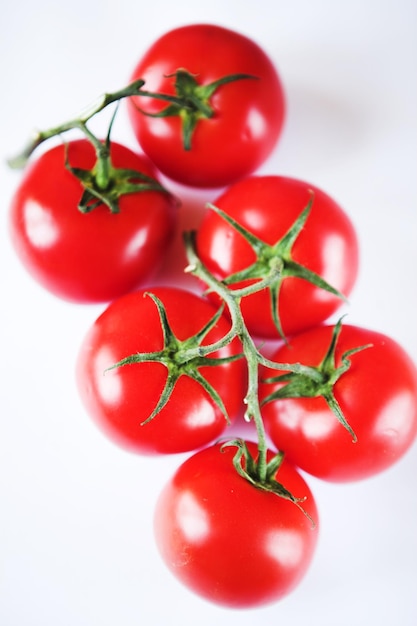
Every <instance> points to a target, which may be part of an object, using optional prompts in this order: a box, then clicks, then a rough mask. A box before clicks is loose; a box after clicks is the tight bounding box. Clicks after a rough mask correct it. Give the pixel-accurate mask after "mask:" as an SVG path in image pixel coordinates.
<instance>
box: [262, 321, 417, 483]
mask: <svg viewBox="0 0 417 626" xmlns="http://www.w3.org/2000/svg"><path fill="white" fill-rule="evenodd" d="M332 332H333V326H320V327H317V328H314V329H311V330H309V331H306V332H305V333H302V334H300V335H298V336H296V337H293V339H292V341H291V344H290V345H289V346H283V347H281V348H279V349H278V350H277V351H276V352H275V353H274V355H273V356H272V357H271V358H272V360H274V361H277V362H280V363H303V364H305V365H311V366H318V365H319V363H320V362H321V360H322V359H323V357H324V356H325V353H326V350H327V348H328V346H329V345H330V341H331V337H332ZM368 344H371V347H368V348H366V349H364V350H361V351H359V352H357V353H355V354H353V355H352V356H351V357H350V359H349V360H350V362H351V365H350V368H349V369H348V370H347V371H346V372H345V373H343V374H342V375H341V376H340V378H339V379H338V380H337V381H336V383H335V384H334V387H333V393H334V397H335V398H336V400H337V402H338V403H339V406H340V408H341V410H342V413H343V414H344V417H345V419H346V421H347V422H348V424H349V425H350V427H351V428H352V430H353V431H354V433H355V435H356V437H357V442H353V441H352V436H351V435H350V434H349V432H348V431H347V430H346V429H345V428H344V427H343V426H342V425H341V424H340V423H339V421H338V420H337V419H336V416H335V415H334V413H333V412H332V411H331V410H330V408H329V407H328V404H327V403H326V401H325V400H324V398H323V397H310V398H285V399H279V400H275V401H271V402H269V403H267V404H265V405H264V406H263V408H262V415H263V418H264V423H265V428H266V430H267V432H268V434H269V436H270V437H271V440H272V441H273V443H274V444H275V445H276V446H277V447H278V448H279V449H280V450H283V451H284V452H285V455H286V458H287V459H288V460H290V461H291V462H292V463H294V464H295V465H297V466H298V467H300V468H302V469H303V470H305V471H307V472H309V473H310V474H313V475H315V476H318V477H319V478H323V479H326V480H329V481H353V480H358V479H362V478H367V477H369V476H373V475H374V474H377V473H378V472H381V471H382V470H384V469H386V468H388V467H390V466H391V465H392V464H393V463H395V462H396V461H397V460H398V459H399V458H400V457H401V456H403V455H404V454H405V452H406V451H407V450H408V449H409V448H410V446H411V445H412V443H413V441H414V439H415V437H416V434H417V371H416V368H415V365H414V364H413V362H412V361H411V359H410V358H409V356H408V355H407V354H406V353H405V352H404V350H403V348H402V347H401V346H399V345H398V344H397V343H396V342H395V341H394V340H393V339H391V338H389V337H387V336H385V335H383V334H381V333H378V332H375V331H371V330H367V329H363V328H359V327H357V326H350V325H344V326H342V329H341V332H340V335H339V339H338V341H337V343H336V349H335V361H336V366H337V367H338V366H340V364H341V362H342V359H341V357H342V355H343V354H344V353H345V352H346V351H347V350H350V349H353V348H356V347H360V346H366V345H368ZM277 373H278V374H280V373H281V372H277V371H276V370H275V371H272V370H269V369H267V370H266V369H264V370H263V371H262V372H261V379H265V378H268V377H273V376H276V375H277ZM280 386H282V383H274V384H269V383H268V384H262V383H261V386H260V398H261V401H262V400H263V399H264V398H265V396H267V395H268V394H270V393H271V392H272V391H274V390H275V389H278V388H279V387H280Z"/></svg>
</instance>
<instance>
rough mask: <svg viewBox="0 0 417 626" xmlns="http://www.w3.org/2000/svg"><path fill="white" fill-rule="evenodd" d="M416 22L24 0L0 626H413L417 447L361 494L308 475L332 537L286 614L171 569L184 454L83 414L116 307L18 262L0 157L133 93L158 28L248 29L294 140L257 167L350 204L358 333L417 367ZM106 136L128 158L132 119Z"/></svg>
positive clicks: (3, 57) (349, 8)
mask: <svg viewBox="0 0 417 626" xmlns="http://www.w3.org/2000/svg"><path fill="white" fill-rule="evenodd" d="M416 7H417V5H416V3H415V2H414V1H413V0H379V1H376V0H375V1H372V0H350V2H335V1H334V0H321V1H314V0H313V1H312V0H297V1H294V2H288V1H287V0H286V1H284V0H258V1H257V2H250V1H248V0H228V2H225V1H224V0H210V2H204V3H203V2H200V3H199V2H195V1H194V2H191V1H188V2H187V1H185V0H169V1H166V2H164V1H163V0H151V1H149V2H138V1H136V2H134V1H133V0H132V1H128V0H117V2H114V3H111V2H106V1H103V0H82V1H81V0H71V1H70V2H62V3H61V2H56V1H55V0H37V1H36V2H32V1H31V0H30V1H29V0H24V1H19V0H16V1H14V2H10V3H7V8H6V7H3V11H2V20H1V25H0V72H1V74H0V85H1V100H0V107H1V115H0V125H1V126H0V158H1V166H0V167H1V173H0V176H1V185H0V194H1V201H0V206H1V220H2V221H1V227H0V272H1V307H0V372H1V374H0V394H1V404H0V429H1V432H0V624H2V626H116V625H117V626H133V625H137V624H146V625H148V626H156V625H164V624H168V623H169V624H171V625H172V626H174V625H175V626H176V625H180V624H181V626H190V625H193V626H194V624H195V623H196V622H198V623H199V624H201V625H202V626H203V625H206V624H207V625H208V624H210V625H212V624H218V625H219V626H220V624H227V625H228V626H235V625H239V626H243V625H245V624H253V623H257V620H258V619H259V620H261V619H264V620H268V622H269V623H275V624H284V623H285V624H286V626H297V625H299V624H306V623H307V624H309V626H368V625H369V624H371V623H373V624H374V623H375V624H379V626H392V625H394V624H401V625H402V626H409V625H411V624H414V623H415V620H416V618H417V603H416V590H417V566H416V562H417V530H416V529H417V488H416V475H417V447H416V445H415V446H414V447H413V448H412V449H411V451H410V452H409V453H408V454H407V455H406V457H405V458H404V459H403V460H402V461H401V462H400V463H398V465H397V466H395V467H394V468H392V469H391V470H389V471H387V472H386V473H384V474H383V475H380V476H378V477H376V478H374V479H372V480H369V481H367V482H363V483H359V484H353V485H345V486H335V485H329V484H325V483H322V482H320V481H317V480H310V484H311V487H312V488H313V489H314V492H315V495H316V498H317V502H318V505H319V507H320V512H321V541H320V543H319V546H318V551H317V556H316V559H315V561H314V563H313V566H312V568H311V569H310V571H309V574H308V575H307V577H306V578H305V580H304V581H303V583H302V584H301V586H300V587H299V588H298V589H297V590H296V591H295V592H294V593H293V594H292V595H290V596H289V597H288V598H287V599H285V600H283V601H282V602H280V603H278V604H276V605H273V606H270V607H268V608H265V609H262V610H259V611H258V610H256V611H247V612H240V611H231V610H225V609H221V608H218V607H215V606H212V605H210V604H208V603H206V602H204V601H202V600H200V599H199V598H198V597H196V596H194V595H192V594H191V593H190V592H189V591H187V590H186V589H184V588H182V587H181V586H180V585H179V583H177V581H176V580H175V579H174V578H173V577H172V576H171V574H170V573H168V572H167V570H166V569H165V566H164V565H163V563H162V562H161V560H160V558H159V555H158V554H157V552H156V549H155V546H154V543H153V536H152V513H153V505H154V502H155V499H156V497H157V495H158V493H159V491H160V488H161V487H162V485H163V484H164V483H165V481H166V480H167V479H168V478H169V476H170V475H171V473H172V472H173V471H174V469H175V467H177V465H178V464H179V462H180V461H181V460H182V457H179V456H177V457H170V458H167V459H143V458H138V457H136V456H134V455H131V454H127V453H126V452H124V451H122V450H120V449H118V448H116V446H114V445H113V444H112V443H110V442H109V441H108V440H107V439H105V438H104V436H103V435H102V434H101V433H99V432H98V431H97V429H96V427H95V426H94V425H93V424H92V423H91V422H90V419H89V418H88V417H87V416H86V414H85V413H84V411H83V409H82V407H81V405H80V402H79V399H78V396H77V392H76V389H75V384H74V374H73V370H74V360H75V357H76V354H77V351H78V346H79V343H80V341H81V338H82V337H83V336H84V333H85V332H86V330H87V328H88V327H89V326H90V324H91V323H92V322H93V321H94V319H95V318H96V316H97V315H98V314H99V312H100V311H101V310H102V309H103V308H104V307H102V306H87V307H79V306H76V305H69V304H67V303H64V302H61V301H58V300H57V299H56V298H54V297H53V296H51V295H49V294H47V293H46V292H44V291H43V290H42V289H41V288H40V287H38V285H37V284H35V283H34V282H33V281H32V279H30V278H29V277H28V275H27V274H26V271H25V270H24V269H23V268H22V267H21V265H20V263H19V262H18V260H17V259H16V257H15V255H14V253H13V251H12V249H11V247H10V243H9V239H8V234H7V211H8V205H9V203H10V199H11V196H12V194H13V191H14V189H15V188H16V186H17V185H18V183H19V178H20V174H19V173H18V172H11V171H9V170H8V169H7V167H6V166H5V163H4V162H5V159H6V157H8V156H10V155H12V154H14V153H15V152H16V151H18V150H19V149H20V148H21V147H22V146H23V144H24V143H25V141H26V139H27V137H28V135H29V133H30V131H31V130H32V128H34V127H38V128H47V127H50V126H52V125H54V124H55V123H59V122H61V121H64V120H66V119H69V118H70V117H72V116H73V115H74V113H76V112H77V111H78V110H79V109H80V108H83V107H84V105H86V104H88V103H89V102H90V101H92V100H94V99H95V97H96V96H98V95H99V94H101V93H102V92H103V91H111V90H115V89H118V88H120V87H121V86H123V85H124V84H126V82H127V80H128V77H129V75H130V73H131V71H132V69H133V67H134V65H135V64H136V62H137V60H138V59H139V57H140V56H141V54H142V53H143V52H144V51H145V49H146V47H147V46H148V45H149V44H150V43H152V42H153V41H154V40H155V39H156V38H157V37H158V36H159V35H161V34H163V33H164V32H165V31H166V30H168V29H171V28H173V27H175V26H179V25H182V24H185V23H191V22H197V21H207V22H214V23H219V24H222V25H225V26H228V27H231V28H234V29H235V30H238V31H241V32H243V33H244V34H247V35H249V36H250V37H252V38H253V39H255V40H256V41H257V42H258V43H260V44H261V45H262V46H263V48H264V49H265V50H266V51H267V52H268V53H269V54H270V56H271V57H272V59H273V60H274V62H275V63H276V65H277V67H278V69H279V72H280V74H281V77H282V80H283V82H284V85H285V89H286V93H287V98H288V117H287V122H286V126H285V131H284V133H283V136H282V139H281V141H280V143H279V145H278V146H277V149H276V151H275V153H274V155H273V156H272V157H271V158H270V159H269V161H268V162H267V163H266V164H265V165H264V166H263V167H262V170H261V172H262V173H263V172H265V173H276V174H287V175H290V176H294V177H298V178H301V179H304V180H306V181H309V182H311V183H314V184H316V185H318V186H320V187H321V188H322V189H323V190H325V191H327V192H328V193H329V194H330V195H332V196H333V197H334V198H335V199H336V200H337V201H339V203H340V204H341V205H342V206H343V207H344V208H345V210H346V211H347V212H348V213H349V215H350V216H351V218H352V220H353V222H354V224H355V226H356V228H357V230H358V234H359V239H360V243H361V252H362V254H361V272H360V279H359V281H358V284H357V286H356V288H355V290H354V292H353V294H352V297H351V305H350V307H349V310H348V313H349V317H348V320H349V322H350V323H356V324H359V325H362V326H369V327H372V328H374V329H377V330H380V331H382V332H385V333H387V334H389V335H391V336H392V337H394V338H395V339H397V340H398V341H399V342H400V343H401V344H402V345H403V346H404V347H405V348H406V349H407V350H408V351H409V353H410V354H411V356H412V357H413V358H414V359H415V360H417V324H416V311H417V285H416V262H417V247H416V236H417V221H416V220H417V217H416V216H417V191H416V190H417V185H416V174H417V169H416V166H417V117H416V116H417V113H416V112H417V94H416V78H417V58H416V57H417V50H416V41H417V11H416ZM113 137H114V138H116V139H118V140H120V141H124V142H125V143H127V144H128V145H131V146H133V147H134V146H135V143H134V141H133V139H132V136H131V133H130V130H129V127H128V124H127V121H126V118H125V117H124V113H123V112H121V113H119V119H118V120H117V122H116V125H115V129H114V135H113ZM216 194H217V192H216ZM216 194H214V193H213V192H210V193H206V194H205V195H204V198H202V194H201V193H200V194H193V192H188V194H186V193H185V192H184V198H185V199H186V202H185V205H184V208H183V210H182V213H181V219H182V220H183V224H186V223H188V222H190V221H191V222H193V220H194V222H197V221H198V216H199V212H198V208H197V207H196V206H194V205H195V201H194V198H197V200H198V206H200V208H201V206H202V202H203V201H204V202H206V201H212V200H214V199H215V196H216ZM187 197H188V200H187ZM192 211H194V212H193V213H192ZM190 216H191V219H190ZM174 252H176V249H175V248H174ZM171 264H172V260H170V261H169V263H168V264H167V265H171ZM174 266H175V267H177V266H178V260H177V261H176V264H174ZM171 275H172V270H171ZM160 280H162V281H164V280H168V277H167V274H162V276H161V277H160Z"/></svg>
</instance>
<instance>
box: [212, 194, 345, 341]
mask: <svg viewBox="0 0 417 626" xmlns="http://www.w3.org/2000/svg"><path fill="white" fill-rule="evenodd" d="M313 200H314V196H313V193H312V192H311V197H310V200H309V202H308V204H307V206H306V207H305V209H304V210H303V211H302V212H301V213H300V215H299V216H298V218H297V219H296V220H295V222H294V223H293V225H292V226H291V227H290V228H289V230H288V231H287V232H286V234H285V235H284V236H283V237H282V238H281V239H279V240H278V241H277V242H276V243H275V244H273V245H270V244H268V243H266V242H265V241H262V240H261V239H259V238H258V237H257V236H256V235H254V234H253V233H251V232H250V231H248V230H247V229H246V228H244V227H243V226H242V225H241V224H239V223H238V222H237V221H236V220H234V219H233V218H232V217H230V215H227V213H225V212H224V211H222V210H221V209H219V208H217V207H215V206H213V205H212V204H209V205H208V206H209V208H211V209H212V210H213V211H215V212H216V213H217V214H218V215H220V216H221V217H222V218H223V219H224V220H225V221H226V222H227V223H228V224H229V225H230V226H232V227H233V228H234V229H235V230H236V231H237V232H238V233H240V234H241V235H242V237H244V238H245V239H246V241H247V242H248V243H249V245H250V246H251V248H252V250H253V251H254V252H255V255H256V260H255V261H254V263H252V265H250V266H249V267H246V268H244V269H243V270H241V271H239V272H235V273H234V274H230V275H229V276H227V277H226V278H224V279H223V281H222V282H223V284H224V285H233V284H235V283H240V282H243V281H252V284H251V285H249V286H247V287H243V288H241V289H236V290H234V292H235V293H237V294H239V295H241V296H242V297H244V296H247V295H250V294H252V293H255V292H258V291H261V290H262V289H268V290H269V294H270V301H271V315H272V319H273V321H274V324H275V327H276V329H277V331H278V334H279V335H280V337H281V338H282V339H284V340H285V336H284V332H283V329H282V325H281V320H280V317H279V312H278V311H279V306H278V301H279V292H280V288H281V285H282V282H283V280H284V279H285V278H289V277H293V278H301V279H303V280H306V281H308V282H309V283H311V284H313V285H315V286H316V287H319V288H320V289H324V290H325V291H328V292H329V293H332V294H333V295H335V296H337V297H339V298H341V299H343V300H346V298H345V296H344V295H343V294H342V293H340V291H338V290H337V289H335V288H334V287H332V286H331V285H329V283H328V282H326V281H325V280H324V279H323V278H322V277H321V276H320V275H319V274H316V273H315V272H312V271H311V270H309V269H308V268H307V267H305V266H303V265H301V264H300V263H297V262H296V261H294V260H293V258H292V248H293V245H294V243H295V241H296V240H297V238H298V236H299V234H300V232H301V231H302V229H303V228H304V225H305V223H306V221H307V218H308V216H309V214H310V212H311V210H312V207H313ZM253 281H255V282H253Z"/></svg>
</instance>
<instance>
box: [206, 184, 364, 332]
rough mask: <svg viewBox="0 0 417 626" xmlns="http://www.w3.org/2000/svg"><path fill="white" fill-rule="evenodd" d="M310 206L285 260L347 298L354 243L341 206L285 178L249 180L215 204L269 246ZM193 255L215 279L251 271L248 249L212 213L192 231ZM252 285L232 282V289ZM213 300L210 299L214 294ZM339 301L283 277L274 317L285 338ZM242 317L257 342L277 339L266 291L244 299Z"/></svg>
mask: <svg viewBox="0 0 417 626" xmlns="http://www.w3.org/2000/svg"><path fill="white" fill-rule="evenodd" d="M311 192H313V202H312V208H311V212H310V214H309V216H308V218H307V221H306V223H305V225H304V227H303V229H302V230H301V232H300V234H299V235H298V237H297V239H296V240H295V242H294V244H293V247H292V250H291V258H292V260H294V261H295V262H297V263H299V264H301V265H303V266H305V267H306V268H307V269H309V270H311V271H313V272H315V273H316V274H318V275H319V276H321V277H322V278H323V279H324V280H326V281H327V283H329V284H330V285H331V286H332V287H333V288H335V289H337V290H338V291H339V292H341V293H342V294H343V295H344V296H345V297H347V296H348V295H349V294H350V292H351V290H352V288H353V286H354V284H355V281H356V277H357V273H358V263H359V249H358V240H357V236H356V232H355V229H354V227H353V224H352V222H351V220H350V219H349V217H348V216H347V214H346V213H345V212H344V211H343V210H342V208H341V207H340V206H339V205H338V204H337V203H336V202H335V201H334V200H333V199H332V198H331V197H330V196H329V195H327V194H326V193H324V192H323V191H322V190H320V189H319V188H317V187H316V186H314V185H310V184H309V183H307V182H304V181H301V180H297V179H294V178H289V177H284V176H272V175H269V176H251V177H248V178H246V179H243V180H241V181H239V182H237V183H235V184H234V185H231V186H230V187H228V189H226V190H225V191H224V192H223V193H222V194H221V195H220V196H219V197H218V198H217V200H215V201H214V202H213V204H214V205H215V206H216V207H218V208H219V209H221V210H223V211H224V212H225V213H226V214H228V215H229V216H231V217H232V218H234V219H235V221H237V222H238V223H239V224H240V225H242V226H244V227H245V228H246V229H247V230H249V231H251V232H252V233H253V234H254V235H256V236H257V237H259V238H260V239H262V240H263V241H264V242H266V243H267V244H270V245H273V244H275V243H276V242H277V241H278V240H280V239H281V238H282V237H284V235H285V234H286V233H287V231H288V230H289V229H290V227H291V226H292V225H293V224H294V222H295V221H296V220H297V218H298V217H299V215H300V214H301V212H302V211H303V210H304V209H305V208H306V207H307V205H308V203H309V201H310V199H311ZM197 251H198V254H199V256H200V258H201V260H202V262H203V263H204V264H205V265H206V266H207V268H208V269H209V271H210V272H211V273H212V274H214V275H215V276H216V277H217V278H218V279H220V280H223V279H225V278H226V277H228V276H230V275H231V274H234V273H235V272H239V271H241V270H243V269H245V268H247V267H249V266H250V265H251V264H252V263H254V261H255V260H256V255H255V253H254V251H253V249H252V248H251V247H250V245H249V243H248V242H247V241H246V240H245V239H244V238H243V236H242V235H241V234H240V233H238V232H237V231H236V230H235V229H234V228H233V227H232V226H231V225H229V224H228V223H227V222H226V221H225V220H224V219H223V218H222V217H221V216H220V215H218V214H216V213H215V212H214V211H212V210H211V209H208V210H207V213H206V215H205V217H204V219H203V221H202V223H201V225H200V227H199V229H198V233H197ZM250 282H255V281H254V280H252V281H245V282H243V281H241V282H236V283H234V284H232V285H231V286H230V288H231V289H236V288H238V287H242V286H244V285H247V284H249V283H250ZM213 297H214V298H215V297H216V296H213ZM343 303H344V301H343V299H341V298H340V297H338V296H337V295H334V294H333V293H330V292H328V291H325V290H324V289H322V288H319V287H317V286H316V285H313V284H311V283H310V282H308V281H307V280H304V279H302V278H299V277H293V276H284V277H283V279H282V283H281V287H280V290H279V296H278V312H279V317H280V321H281V324H282V329H283V332H284V335H285V336H290V335H292V334H295V333H298V332H300V331H302V330H305V329H307V328H309V327H312V326H315V325H316V324H319V323H321V322H323V321H324V320H325V319H327V318H328V317H329V316H330V315H331V314H332V313H334V312H335V311H336V310H337V309H338V308H339V307H340V306H341V305H342V304H343ZM242 314H243V317H244V320H245V323H246V325H247V328H248V331H249V332H250V333H251V334H253V335H255V336H258V337H262V338H270V339H274V338H278V337H280V335H279V333H278V331H277V328H276V325H275V323H274V320H273V317H272V313H271V297H270V293H269V290H268V289H263V290H262V291H259V292H258V293H255V294H252V295H250V296H245V297H244V298H243V300H242Z"/></svg>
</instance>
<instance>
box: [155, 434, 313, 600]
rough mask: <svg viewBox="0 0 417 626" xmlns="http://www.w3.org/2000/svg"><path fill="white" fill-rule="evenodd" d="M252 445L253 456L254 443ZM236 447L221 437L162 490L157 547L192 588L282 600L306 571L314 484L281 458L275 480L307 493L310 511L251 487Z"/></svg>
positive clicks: (229, 596)
mask: <svg viewBox="0 0 417 626" xmlns="http://www.w3.org/2000/svg"><path fill="white" fill-rule="evenodd" d="M248 446H251V453H252V454H253V455H254V454H255V450H256V447H255V446H254V445H253V444H250V443H249V444H248ZM234 454H235V451H234V450H233V448H232V447H228V448H224V449H223V452H222V451H221V445H220V444H216V445H214V446H212V447H210V448H206V449H204V450H202V451H199V452H197V453H196V454H194V455H193V456H192V457H190V458H189V459H187V460H186V461H185V462H184V463H183V464H182V465H181V466H180V467H179V469H178V470H177V472H176V473H175V475H174V476H173V477H172V478H171V480H170V481H169V482H168V484H167V485H166V486H165V488H164V490H163V491H162V493H161V494H160V496H159V499H158V501H157V506H156V510H155V517H154V528H155V537H156V542H157V546H158V548H159V550H160V552H161V555H162V558H163V560H164V561H165V563H166V564H167V566H168V568H169V569H170V570H171V571H172V572H173V573H174V575H175V576H176V577H177V578H178V579H179V580H180V581H181V582H182V583H183V584H185V585H186V586H187V587H188V588H190V589H191V590H193V591H194V592H196V593H197V594H199V595H201V596H203V597H204V598H206V599H208V600H210V601H211V602H214V603H217V604H221V605H226V606H228V607H234V608H243V607H256V606H261V605H264V604H267V603H271V602H274V601H277V600H279V599H281V598H282V597H284V596H285V595H287V594H288V593H289V592H290V591H292V590H293V589H294V588H295V587H296V585H297V584H299V583H300V581H301V579H302V578H303V576H304V575H305V573H306V571H307V569H308V567H309V565H310V563H311V560H312V557H313V554H314V549H315V546H316V542H317V537H318V513H317V508H316V504H315V501H314V498H313V496H312V494H311V492H310V489H309V487H308V486H307V484H306V483H305V481H304V479H303V478H302V477H301V475H300V474H299V473H298V472H297V471H296V470H295V469H294V467H293V466H292V465H291V464H290V463H288V462H287V461H285V460H284V462H283V463H282V465H281V467H280V469H279V471H278V475H277V480H278V481H280V482H281V483H282V484H283V485H284V487H285V488H286V489H288V490H289V491H290V492H291V493H292V494H293V495H294V496H296V497H306V500H305V502H303V507H304V509H305V511H306V512H308V514H309V515H310V516H311V517H312V518H313V520H314V522H315V526H314V527H313V524H312V522H311V520H309V519H308V518H307V516H306V515H305V514H304V513H303V512H302V511H301V510H300V509H299V508H297V507H296V506H295V505H294V504H293V503H292V502H290V501H289V500H286V499H283V498H282V497H280V496H278V495H275V494H273V493H268V492H265V491H263V490H261V489H258V488H256V487H254V486H253V485H252V484H250V482H249V481H247V480H245V479H244V478H242V477H241V476H239V474H238V473H237V471H236V469H235V468H234V466H233V462H232V459H233V456H234Z"/></svg>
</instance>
